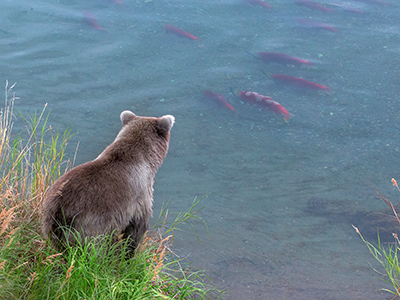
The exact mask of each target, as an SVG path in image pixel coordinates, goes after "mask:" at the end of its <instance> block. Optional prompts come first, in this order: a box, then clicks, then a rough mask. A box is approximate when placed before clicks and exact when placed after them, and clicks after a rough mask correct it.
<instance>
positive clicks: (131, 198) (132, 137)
mask: <svg viewBox="0 0 400 300" xmlns="http://www.w3.org/2000/svg"><path fill="white" fill-rule="evenodd" d="M121 121H122V125H123V126H122V129H121V130H120V132H119V133H118V135H117V137H116V138H115V140H114V142H113V143H112V144H110V145H109V146H108V147H107V148H106V149H105V150H104V151H103V152H102V153H101V154H100V155H99V156H98V157H97V158H96V159H94V160H92V161H89V162H87V163H84V164H82V165H79V166H77V167H75V168H73V169H71V170H70V171H68V172H67V173H65V174H64V175H63V176H61V177H60V178H59V179H58V180H57V181H56V182H55V183H54V185H53V186H52V187H51V188H50V189H49V191H48V192H47V193H46V195H45V198H44V200H43V220H42V231H43V233H44V235H45V236H46V237H47V238H48V239H49V240H50V241H51V242H52V243H53V244H54V245H55V246H56V247H57V248H58V249H60V250H61V249H64V246H63V245H64V243H66V242H68V243H69V244H70V245H74V244H75V243H76V240H75V235H72V234H68V231H69V230H65V228H68V229H73V230H74V231H76V232H77V233H79V235H78V236H80V237H81V238H85V237H88V238H91V237H97V236H100V235H105V234H110V233H112V232H113V231H115V230H117V232H120V233H122V234H123V237H124V238H127V239H129V243H130V246H131V248H132V249H135V248H136V247H137V245H138V243H139V242H140V240H141V238H142V237H143V235H144V233H145V232H146V230H147V229H148V228H149V220H150V217H151V215H152V206H153V183H154V176H155V173H156V171H157V169H158V167H159V166H160V165H161V164H162V162H163V159H164V158H165V156H166V155H167V151H168V146H169V138H170V130H171V128H172V126H173V124H174V122H175V118H174V117H173V116H171V115H165V116H163V117H160V118H154V117H140V116H137V115H135V114H134V113H133V112H131V111H128V110H126V111H123V112H122V113H121Z"/></svg>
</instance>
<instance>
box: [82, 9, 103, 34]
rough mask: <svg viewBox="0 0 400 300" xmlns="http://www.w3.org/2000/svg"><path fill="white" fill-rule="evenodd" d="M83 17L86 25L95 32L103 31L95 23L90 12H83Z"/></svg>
mask: <svg viewBox="0 0 400 300" xmlns="http://www.w3.org/2000/svg"><path fill="white" fill-rule="evenodd" d="M83 16H84V18H85V21H86V22H87V23H88V24H90V25H92V26H93V27H94V28H96V29H97V30H104V29H103V28H102V27H100V25H99V23H97V20H96V18H95V17H94V15H93V14H92V13H91V12H89V11H85V12H83Z"/></svg>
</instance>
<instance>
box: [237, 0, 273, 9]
mask: <svg viewBox="0 0 400 300" xmlns="http://www.w3.org/2000/svg"><path fill="white" fill-rule="evenodd" d="M243 1H244V2H247V3H249V4H251V5H254V6H262V7H266V8H269V9H271V8H272V6H271V5H269V4H268V3H266V2H264V1H261V0H243Z"/></svg>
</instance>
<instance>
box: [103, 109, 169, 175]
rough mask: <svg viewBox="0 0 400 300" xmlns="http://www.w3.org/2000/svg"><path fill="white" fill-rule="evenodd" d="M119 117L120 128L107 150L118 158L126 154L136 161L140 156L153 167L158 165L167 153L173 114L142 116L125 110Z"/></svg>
mask: <svg viewBox="0 0 400 300" xmlns="http://www.w3.org/2000/svg"><path fill="white" fill-rule="evenodd" d="M120 118H121V122H122V128H121V130H120V132H119V133H118V135H117V137H116V138H115V140H114V143H113V144H111V145H110V146H111V147H110V149H109V150H108V151H107V152H109V151H110V150H111V152H112V153H114V154H116V155H117V156H118V158H120V159H122V156H125V158H127V157H126V155H127V156H130V157H132V156H135V157H136V161H137V159H138V158H139V159H140V158H142V159H145V160H146V161H147V162H149V163H150V164H151V165H153V167H155V168H157V167H159V165H160V164H161V163H162V160H163V159H164V157H165V156H166V155H167V151H168V146H169V137H170V130H171V128H172V126H173V125H174V123H175V118H174V116H172V115H165V116H162V117H160V118H155V117H142V116H138V115H136V114H134V113H133V112H131V111H129V110H125V111H123V112H122V113H121V116H120ZM106 150H107V149H106ZM128 153H129V154H128ZM99 157H102V155H100V156H99ZM114 158H116V157H114Z"/></svg>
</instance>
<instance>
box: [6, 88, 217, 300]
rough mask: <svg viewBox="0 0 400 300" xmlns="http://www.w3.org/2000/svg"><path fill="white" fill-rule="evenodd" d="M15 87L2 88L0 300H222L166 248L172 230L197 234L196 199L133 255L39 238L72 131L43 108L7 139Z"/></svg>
mask: <svg viewBox="0 0 400 300" xmlns="http://www.w3.org/2000/svg"><path fill="white" fill-rule="evenodd" d="M13 87H14V86H11V87H9V86H8V84H6V88H5V105H4V108H3V109H2V110H1V115H0V137H1V140H0V171H1V181H0V197H1V199H2V201H1V203H0V205H1V206H0V299H7V300H11V299H38V300H39V299H40V300H43V299H52V300H53V299H218V298H220V297H221V296H222V294H223V293H222V291H220V290H219V289H217V288H215V287H214V286H213V285H212V283H211V281H209V279H208V278H207V277H206V276H205V274H204V272H203V271H200V270H195V269H192V268H191V267H190V264H186V263H185V262H184V261H181V260H180V259H179V258H178V257H176V256H175V255H173V252H172V250H171V248H172V241H173V236H174V231H175V230H176V229H178V226H180V225H183V224H187V225H189V226H192V227H193V228H194V229H195V227H194V225H193V222H192V221H193V220H195V219H200V220H201V218H200V217H199V216H198V212H199V211H200V210H202V209H203V208H201V207H199V204H200V201H201V199H195V200H194V201H193V203H192V205H191V206H190V207H189V208H188V209H187V210H186V211H184V212H181V213H179V214H177V216H176V218H175V219H174V220H172V221H169V218H168V219H167V215H168V209H167V207H166V208H164V209H163V210H162V211H161V213H160V217H159V221H158V222H157V225H156V226H155V227H154V228H153V229H152V230H151V231H149V232H148V233H147V234H146V235H145V237H144V238H143V241H142V242H141V244H140V245H139V247H138V248H137V249H136V251H135V254H134V256H133V257H132V255H128V250H127V248H128V247H127V243H126V241H124V240H122V239H120V240H119V241H118V242H117V243H116V242H115V239H114V243H111V240H112V236H108V237H107V236H102V237H98V239H96V240H90V241H87V242H86V243H84V244H82V245H78V246H76V247H73V248H69V247H67V250H66V251H65V252H64V253H58V252H57V251H56V249H55V248H54V247H52V246H51V244H50V243H49V242H48V241H47V240H45V239H44V238H43V237H42V234H41V231H40V219H41V205H42V199H43V196H44V194H45V193H46V191H47V190H48V188H49V187H50V186H51V184H52V183H53V182H54V181H55V180H56V179H57V178H58V177H59V176H60V175H62V174H63V173H64V172H65V171H67V170H69V169H70V168H71V166H72V163H71V162H70V160H69V159H68V157H66V154H65V153H66V152H65V150H66V147H67V145H68V141H69V140H70V138H71V133H70V131H68V130H67V131H65V132H63V133H59V132H58V131H55V130H54V129H52V127H51V126H50V125H48V118H47V117H46V116H45V108H46V106H45V107H44V109H43V111H42V112H41V113H40V114H36V115H34V117H33V118H31V119H24V118H22V120H23V121H24V122H26V128H27V132H26V133H20V134H18V135H12V127H13V121H14V118H15V116H14V113H13V107H14V102H15V100H16V99H17V98H16V97H15V94H12V90H13ZM47 116H48V115H47ZM22 136H26V138H23V137H22ZM184 265H186V266H184ZM183 266H184V267H183Z"/></svg>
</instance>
